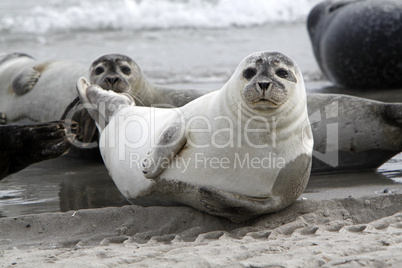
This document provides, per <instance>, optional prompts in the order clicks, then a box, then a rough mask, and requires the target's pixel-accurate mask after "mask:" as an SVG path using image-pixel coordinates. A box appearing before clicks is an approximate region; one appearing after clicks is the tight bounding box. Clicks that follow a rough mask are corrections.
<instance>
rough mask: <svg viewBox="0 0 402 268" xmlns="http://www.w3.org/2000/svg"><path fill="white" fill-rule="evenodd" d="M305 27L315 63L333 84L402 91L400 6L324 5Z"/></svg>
mask: <svg viewBox="0 0 402 268" xmlns="http://www.w3.org/2000/svg"><path fill="white" fill-rule="evenodd" d="M307 27H308V32H309V35H310V39H311V43H312V46H313V50H314V54H315V57H316V59H317V62H318V64H319V66H320V68H321V70H322V72H323V73H324V75H325V76H326V77H327V78H328V79H329V80H331V81H332V82H334V83H335V84H337V85H339V86H343V87H347V88H357V89H361V90H365V89H384V88H398V87H399V88H401V87H402V1H400V0H382V1H377V0H342V1H339V0H338V1H334V0H330V1H324V2H322V3H320V4H318V5H317V6H315V7H314V8H313V9H312V10H311V12H310V14H309V16H308V21H307Z"/></svg>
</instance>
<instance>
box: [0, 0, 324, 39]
mask: <svg viewBox="0 0 402 268" xmlns="http://www.w3.org/2000/svg"><path fill="white" fill-rule="evenodd" d="M319 1H320V0H269V1H268V0H250V1H246V0H158V1H152V0H115V1H110V0H99V1H94V0H81V1H78V0H70V1H63V0H58V1H57V0H53V1H51V0H47V2H46V1H45V2H44V1H43V0H42V1H38V4H37V5H35V6H33V7H32V8H30V9H29V12H25V13H24V14H20V13H18V12H14V13H13V12H12V13H11V14H7V15H3V16H2V17H1V18H0V31H7V32H11V33H35V34H38V33H39V34H43V33H49V32H51V33H52V32H74V31H85V30H90V31H93V30H149V29H161V30H164V29H171V28H208V29H213V28H227V27H248V26H256V25H263V24H266V23H278V22H281V23H286V22H297V21H303V20H305V18H306V16H307V14H308V12H309V10H310V9H311V8H312V7H313V5H314V4H316V3H317V2H319ZM16 10H17V11H18V9H17V8H16Z"/></svg>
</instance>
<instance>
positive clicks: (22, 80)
mask: <svg viewBox="0 0 402 268" xmlns="http://www.w3.org/2000/svg"><path fill="white" fill-rule="evenodd" d="M40 76H41V72H39V71H38V70H36V69H35V67H30V68H28V69H27V70H24V71H23V72H21V73H20V74H18V75H17V77H16V78H15V79H14V81H13V84H12V86H11V87H12V90H13V91H14V93H15V94H17V95H18V96H21V95H24V94H25V93H27V92H29V91H30V90H31V89H32V88H33V87H34V86H35V85H36V83H37V82H38V80H39V77H40Z"/></svg>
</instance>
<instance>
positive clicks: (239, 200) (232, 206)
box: [198, 186, 279, 222]
mask: <svg viewBox="0 0 402 268" xmlns="http://www.w3.org/2000/svg"><path fill="white" fill-rule="evenodd" d="M198 192H199V194H200V196H201V201H202V206H203V208H204V209H205V211H206V212H208V213H210V214H213V215H217V216H221V217H225V218H229V219H230V220H232V221H234V222H242V221H246V220H248V219H251V218H253V217H256V216H257V215H260V214H264V213H270V212H273V211H276V210H277V209H278V204H279V200H277V199H276V198H275V197H267V198H253V197H248V196H245V195H240V194H235V193H230V192H226V191H221V190H219V189H216V188H213V187H209V186H201V187H200V188H199V190H198Z"/></svg>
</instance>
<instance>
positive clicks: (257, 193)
mask: <svg viewBox="0 0 402 268" xmlns="http://www.w3.org/2000/svg"><path fill="white" fill-rule="evenodd" d="M77 89H78V93H79V96H80V99H81V101H82V102H83V103H84V104H85V105H87V107H88V106H90V107H92V108H89V109H88V111H89V113H90V114H91V116H92V117H93V118H94V119H95V121H96V122H97V127H98V128H99V131H100V133H101V139H100V144H101V145H100V150H101V154H102V157H103V160H104V162H105V165H106V167H107V168H108V170H109V172H110V175H111V177H112V178H113V180H114V182H115V183H116V185H117V187H118V188H119V190H120V191H121V193H122V194H123V195H124V196H125V197H126V198H127V199H128V200H129V201H130V202H132V203H134V204H139V205H145V206H148V205H180V204H181V205H189V206H192V207H194V208H196V209H199V210H201V211H204V212H208V213H211V214H214V215H219V216H223V217H227V218H229V219H231V220H232V221H244V220H247V219H250V218H252V217H255V216H257V215H260V214H265V213H270V212H274V211H277V210H280V209H283V208H284V207H286V206H288V205H289V204H291V203H292V202H294V201H295V200H296V199H297V198H298V197H299V196H300V194H301V193H302V192H303V190H304V188H305V187H306V185H307V182H308V179H309V177H310V170H311V159H312V148H313V138H312V133H311V128H310V124H309V119H308V114H307V107H306V92H305V88H304V82H303V78H302V75H301V72H300V70H299V68H298V66H297V65H296V64H295V63H294V62H293V61H292V60H291V59H290V58H288V57H287V56H285V55H283V54H281V53H278V52H259V53H254V54H252V55H250V56H248V57H246V58H245V59H244V60H243V61H242V62H241V63H240V65H239V66H238V67H237V69H236V71H235V73H234V74H233V75H232V77H231V78H230V79H229V81H228V82H227V83H226V84H225V85H224V86H223V87H222V88H221V89H220V90H217V91H215V92H212V93H209V94H206V95H204V96H202V97H200V98H198V99H196V100H194V101H192V102H190V103H188V104H186V105H184V106H183V107H181V108H176V109H161V108H152V107H139V106H135V103H134V100H133V98H132V97H131V96H130V95H129V94H126V93H123V94H118V93H116V92H112V91H105V90H103V89H102V88H101V87H99V86H97V85H90V84H89V83H87V82H86V80H85V79H84V78H82V79H80V80H79V81H78V83H77Z"/></svg>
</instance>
